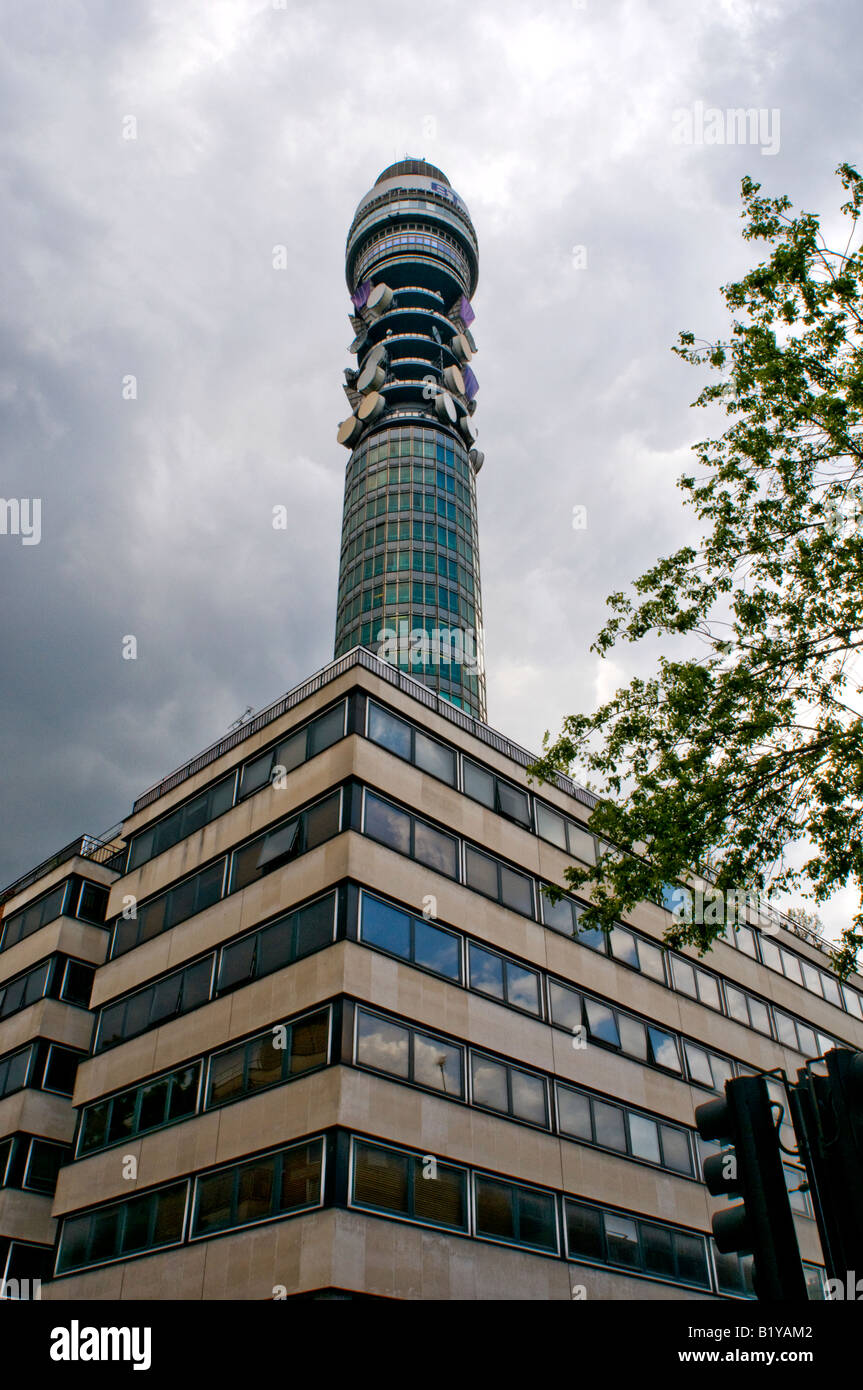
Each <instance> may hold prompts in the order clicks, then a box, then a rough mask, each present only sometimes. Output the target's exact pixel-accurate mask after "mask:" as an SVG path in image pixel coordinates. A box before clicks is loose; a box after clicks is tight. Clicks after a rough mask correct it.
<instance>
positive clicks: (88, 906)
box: [77, 882, 108, 926]
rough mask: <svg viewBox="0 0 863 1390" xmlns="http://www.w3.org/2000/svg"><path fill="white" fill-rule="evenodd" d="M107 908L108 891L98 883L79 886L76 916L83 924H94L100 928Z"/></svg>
mask: <svg viewBox="0 0 863 1390" xmlns="http://www.w3.org/2000/svg"><path fill="white" fill-rule="evenodd" d="M107 908H108V889H107V888H103V887H102V886H101V884H99V883H89V882H84V883H82V884H81V895H80V897H79V899H78V912H77V916H78V917H80V918H81V919H82V920H83V921H85V922H95V923H96V924H97V925H98V926H101V925H102V923H103V922H104V921H105V913H106V911H107Z"/></svg>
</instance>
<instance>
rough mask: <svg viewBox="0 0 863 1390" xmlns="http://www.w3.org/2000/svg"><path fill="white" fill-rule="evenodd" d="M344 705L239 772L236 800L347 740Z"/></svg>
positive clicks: (336, 707) (248, 763)
mask: <svg viewBox="0 0 863 1390" xmlns="http://www.w3.org/2000/svg"><path fill="white" fill-rule="evenodd" d="M344 732H345V701H344V700H343V701H341V703H340V704H338V705H336V706H335V707H334V708H333V709H331V710H328V711H327V712H326V713H325V714H321V715H319V716H318V718H317V719H313V720H312V722H311V724H307V725H306V726H305V728H303V729H298V730H296V731H295V732H294V733H291V734H289V735H288V736H287V737H286V738H284V739H282V741H281V742H280V743H278V744H276V746H275V747H274V748H268V749H267V750H266V752H264V753H259V754H258V755H257V757H255V758H252V759H251V761H250V762H247V763H244V764H243V767H242V768H241V769H240V785H239V791H238V794H237V800H238V801H242V800H244V799H245V798H246V797H247V796H251V795H252V793H253V792H256V791H260V789H261V787H266V786H268V785H269V783H270V782H271V781H272V779H273V775H274V773H275V774H277V775H285V774H287V773H289V772H293V770H294V768H296V767H299V766H300V764H301V763H304V762H306V761H308V759H309V758H314V757H315V756H316V755H317V754H318V753H322V752H323V751H324V749H325V748H330V747H331V746H332V744H334V743H337V742H338V740H339V739H340V738H343V737H344Z"/></svg>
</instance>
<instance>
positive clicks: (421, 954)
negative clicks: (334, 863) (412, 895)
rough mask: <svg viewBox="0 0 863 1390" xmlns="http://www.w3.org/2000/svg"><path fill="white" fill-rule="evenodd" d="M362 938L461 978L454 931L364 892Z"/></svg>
mask: <svg viewBox="0 0 863 1390" xmlns="http://www.w3.org/2000/svg"><path fill="white" fill-rule="evenodd" d="M360 939H361V940H362V941H364V942H365V943H366V945H368V946H375V947H376V948H377V949H378V950H380V951H386V952H387V954H388V955H392V956H399V957H400V958H401V959H402V960H409V961H411V962H412V963H413V964H414V965H418V966H421V967H422V968H423V969H424V970H430V971H432V972H433V973H434V974H435V975H443V976H444V978H445V979H448V980H460V979H461V945H460V939H459V937H458V936H457V935H456V934H455V933H454V932H450V931H447V930H446V929H445V928H443V927H439V926H437V925H436V924H435V923H433V922H429V921H426V920H425V918H420V917H413V916H411V914H410V913H407V912H404V911H402V910H401V909H399V908H396V907H394V906H392V905H391V904H390V903H386V902H384V901H382V899H380V898H374V897H372V896H371V895H370V894H369V893H365V892H363V894H362V895H361V899H360Z"/></svg>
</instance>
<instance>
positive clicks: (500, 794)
mask: <svg viewBox="0 0 863 1390" xmlns="http://www.w3.org/2000/svg"><path fill="white" fill-rule="evenodd" d="M463 781H464V792H465V795H466V796H470V797H472V798H473V800H474V801H480V802H482V804H483V805H484V806H488V808H489V810H492V811H497V813H498V814H499V815H501V816H506V818H507V820H512V821H515V822H516V824H517V825H521V826H524V828H525V829H526V830H530V828H531V821H530V802H529V800H528V796H527V792H523V791H522V790H521V788H520V787H515V786H513V785H512V783H511V782H505V781H504V780H503V778H501V777H496V776H495V775H494V774H493V773H491V772H487V771H486V769H485V768H483V767H480V766H479V765H478V764H477V763H472V762H470V761H469V759H467V758H464V759H463Z"/></svg>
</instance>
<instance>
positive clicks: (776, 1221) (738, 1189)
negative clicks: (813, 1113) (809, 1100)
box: [695, 1076, 808, 1303]
mask: <svg viewBox="0 0 863 1390" xmlns="http://www.w3.org/2000/svg"><path fill="white" fill-rule="evenodd" d="M695 1123H696V1126H697V1128H698V1132H699V1134H700V1135H701V1137H702V1139H704V1140H707V1141H714V1140H720V1141H721V1142H723V1143H726V1144H728V1145H730V1146H731V1147H730V1148H727V1149H725V1150H724V1151H723V1152H722V1153H718V1154H715V1155H711V1156H710V1157H709V1158H708V1159H706V1160H705V1163H704V1181H705V1184H706V1186H707V1189H708V1191H709V1192H711V1193H712V1194H713V1196H714V1197H721V1196H727V1197H742V1198H743V1200H742V1201H741V1202H738V1203H737V1204H736V1205H735V1206H733V1207H729V1208H727V1209H726V1210H725V1211H720V1212H717V1213H716V1214H715V1216H714V1217H713V1221H712V1226H713V1238H714V1240H715V1241H716V1245H717V1248H718V1249H719V1250H720V1251H721V1252H722V1254H724V1255H728V1254H732V1253H734V1252H736V1253H737V1254H740V1255H747V1254H751V1255H752V1256H753V1257H754V1272H753V1283H754V1286H755V1292H756V1294H757V1295H758V1297H759V1299H769V1300H777V1299H778V1300H782V1301H783V1302H789V1303H806V1302H808V1294H807V1291H806V1278H805V1276H804V1273H803V1266H802V1264H801V1262H800V1251H799V1248H798V1245H797V1235H796V1232H795V1230H794V1218H793V1216H792V1214H791V1204H790V1202H789V1199H788V1189H787V1187H786V1184H785V1173H784V1171H783V1168H782V1156H781V1150H780V1147H779V1134H778V1131H777V1127H776V1124H775V1122H774V1116H773V1108H772V1104H771V1101H770V1096H769V1094H768V1091H767V1083H766V1081H765V1080H764V1077H763V1076H739V1077H736V1078H735V1079H734V1080H733V1081H727V1082H726V1083H725V1099H724V1100H713V1101H708V1102H707V1104H706V1105H699V1106H698V1108H697V1110H696V1111H695Z"/></svg>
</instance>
